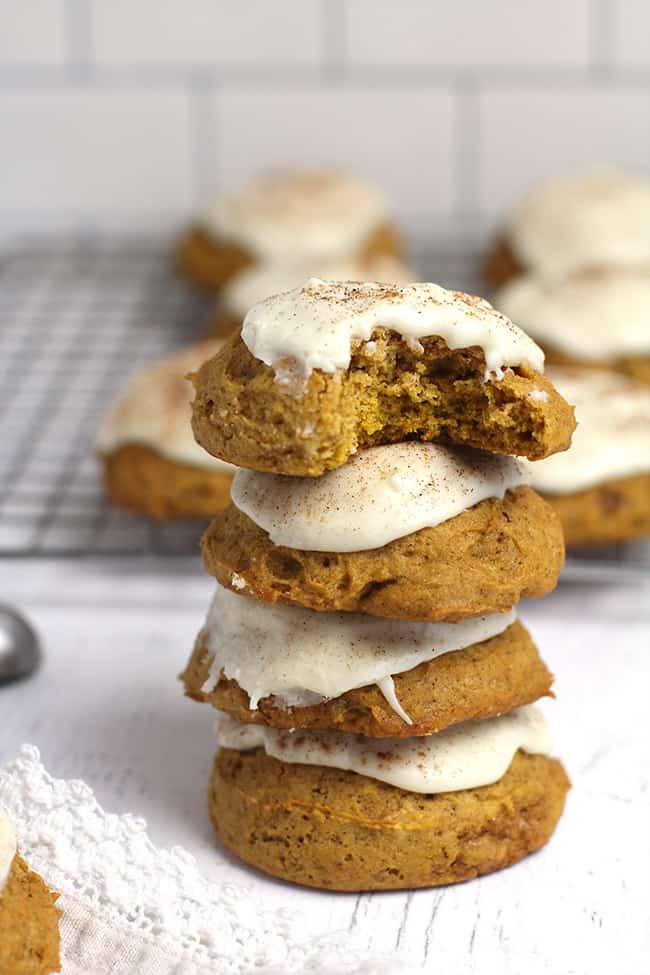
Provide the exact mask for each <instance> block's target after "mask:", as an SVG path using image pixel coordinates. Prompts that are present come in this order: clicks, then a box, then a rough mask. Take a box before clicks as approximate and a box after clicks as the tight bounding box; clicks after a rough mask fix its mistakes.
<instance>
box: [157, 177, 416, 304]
mask: <svg viewBox="0 0 650 975" xmlns="http://www.w3.org/2000/svg"><path fill="white" fill-rule="evenodd" d="M399 252H400V243H399V239H398V236H397V232H396V230H395V228H394V226H393V224H392V220H391V218H390V215H389V207H388V202H387V200H386V198H385V197H384V196H383V194H382V193H380V192H379V190H377V189H376V188H375V187H374V186H371V185H370V184H369V183H366V182H364V181H363V180H362V179H359V178H356V177H353V176H349V175H345V174H343V173H337V172H328V171H324V170H323V171H313V172H310V171H304V172H300V171H285V172H276V173H268V174H265V175H260V176H258V177H257V178H256V179H253V180H251V182H250V183H249V184H248V185H247V186H246V187H244V188H243V189H241V190H239V191H238V192H234V193H231V194H229V195H226V196H224V197H222V198H221V199H220V200H219V201H218V202H217V203H216V204H215V205H214V206H213V207H212V208H211V209H210V210H209V211H208V212H207V213H206V214H205V215H204V217H203V218H202V219H201V220H200V221H199V222H198V223H197V224H196V225H195V226H193V227H192V228H191V229H190V230H188V232H187V233H186V234H185V236H184V237H182V238H181V240H180V242H179V245H178V248H177V251H176V258H175V259H176V265H177V267H178V269H179V270H180V271H181V272H182V273H183V274H184V275H185V276H186V277H187V278H188V279H189V280H190V281H192V283H194V284H196V285H198V286H199V287H202V288H206V289H208V290H217V289H219V288H220V287H222V286H223V285H224V284H225V283H226V281H228V280H229V279H230V278H232V277H233V276H234V275H235V274H237V273H238V272H239V271H241V270H243V269H244V268H246V267H250V266H251V265H256V264H284V265H296V264H300V265H303V266H304V265H305V264H310V265H314V266H316V265H319V264H322V263H326V262H332V261H360V262H364V261H369V260H372V259H373V258H375V257H378V256H380V255H390V256H394V255H398V254H399Z"/></svg>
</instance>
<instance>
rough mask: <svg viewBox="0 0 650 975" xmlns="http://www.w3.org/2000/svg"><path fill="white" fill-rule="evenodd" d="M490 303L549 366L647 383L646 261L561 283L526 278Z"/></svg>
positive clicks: (649, 316)
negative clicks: (617, 375)
mask: <svg viewBox="0 0 650 975" xmlns="http://www.w3.org/2000/svg"><path fill="white" fill-rule="evenodd" d="M494 304H495V306H496V307H497V308H499V309H500V311H502V312H503V313H504V314H505V315H508V316H509V317H510V318H512V319H514V320H515V321H516V322H518V323H519V324H520V325H521V327H522V328H523V329H525V331H526V332H528V333H529V334H530V335H531V336H532V337H533V338H534V339H535V341H536V342H537V343H539V345H540V346H541V347H542V348H543V350H544V353H545V355H546V361H547V363H549V364H557V365H570V366H584V367H586V368H589V369H615V370H616V371H618V372H622V373H624V374H626V375H629V376H632V377H633V378H635V379H637V380H639V381H640V382H644V383H646V384H647V385H650V260H649V261H648V263H646V264H645V265H638V266H636V267H603V268H597V269H591V270H582V271H575V272H573V273H572V274H570V275H568V276H566V277H563V278H560V279H553V278H543V277H540V276H537V275H533V274H524V275H521V276H520V277H518V278H516V279H515V280H513V281H511V282H509V283H508V284H506V285H505V286H504V287H503V288H501V289H500V290H499V291H498V292H497V293H496V295H495V298H494Z"/></svg>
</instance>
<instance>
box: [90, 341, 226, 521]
mask: <svg viewBox="0 0 650 975" xmlns="http://www.w3.org/2000/svg"><path fill="white" fill-rule="evenodd" d="M220 344H221V343H220V342H219V341H218V340H211V341H205V342H203V343H200V344H197V345H193V346H190V347H188V348H186V349H183V350H181V351H180V352H177V353H175V354H174V355H172V356H169V358H167V359H164V360H162V361H161V362H157V363H155V364H154V365H152V366H148V367H147V368H145V369H142V370H141V371H140V372H138V373H136V375H135V376H134V377H133V378H132V379H131V380H130V382H129V383H128V385H127V387H126V389H125V390H124V392H123V394H122V396H121V397H120V399H119V400H118V402H117V403H116V404H115V406H114V407H113V408H112V410H111V411H110V413H109V414H108V415H107V417H106V419H105V420H104V423H103V424H102V427H101V429H100V431H99V434H98V437H97V449H98V452H99V457H100V460H101V463H102V465H103V473H104V486H105V490H106V494H107V495H108V497H109V499H110V501H111V502H112V503H113V504H115V505H117V506H118V507H121V508H126V509H127V510H129V511H132V512H135V513H137V514H145V515H149V516H150V517H152V518H158V519H169V518H211V517H212V516H213V515H215V514H216V513H217V512H218V511H221V510H222V509H223V508H225V507H226V505H227V504H228V501H229V499H230V484H231V481H232V475H233V473H234V468H233V467H231V465H230V464H227V463H224V462H223V461H221V460H218V459H217V458H215V457H212V456H211V455H210V454H208V453H206V451H204V450H202V449H201V448H200V447H199V446H198V445H197V443H196V441H195V440H194V437H193V436H192V429H191V426H190V401H191V395H192V386H191V384H190V383H189V382H188V380H187V378H186V376H187V373H188V372H190V371H191V370H192V369H196V368H197V367H198V365H200V363H201V362H203V360H204V359H206V358H209V357H210V356H211V355H214V354H215V352H217V351H218V350H219V348H220Z"/></svg>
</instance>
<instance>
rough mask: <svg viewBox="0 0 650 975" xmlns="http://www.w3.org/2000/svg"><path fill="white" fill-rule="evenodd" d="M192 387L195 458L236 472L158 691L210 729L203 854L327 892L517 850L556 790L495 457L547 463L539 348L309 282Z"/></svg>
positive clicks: (536, 508) (386, 885)
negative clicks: (204, 705)
mask: <svg viewBox="0 0 650 975" xmlns="http://www.w3.org/2000/svg"><path fill="white" fill-rule="evenodd" d="M194 384H195V387H196V397H195V401H194V404H193V428H194V433H195V436H196V439H197V441H198V442H199V443H200V444H201V445H202V446H203V447H204V448H205V449H207V450H208V451H209V452H210V453H211V454H213V455H214V456H216V457H219V458H221V459H222V460H225V461H227V462H229V463H233V464H236V465H237V466H238V467H240V468H242V470H240V471H238V472H237V474H236V476H235V479H234V483H233V492H232V502H231V504H230V506H229V507H228V508H227V509H226V510H225V511H224V512H222V514H220V515H219V516H218V517H217V518H216V519H215V520H214V521H213V523H212V525H211V526H210V528H209V530H208V531H207V533H206V535H205V538H204V542H203V554H204V560H205V563H206V567H207V568H208V570H209V571H210V572H211V573H212V574H213V575H215V576H216V578H217V581H218V586H217V592H216V594H215V597H214V601H213V604H212V607H211V609H210V611H209V614H208V618H207V621H206V624H205V626H204V628H203V630H202V631H201V633H200V634H199V637H198V640H197V642H196V646H195V649H194V652H193V654H192V657H191V659H190V661H189V663H188V666H187V668H186V670H185V673H184V675H183V679H184V682H185V687H186V692H187V694H188V695H189V696H190V697H193V698H195V699H197V700H201V701H207V702H210V703H212V704H213V705H214V706H215V707H216V708H218V709H219V711H220V712H222V714H221V717H220V719H219V721H218V737H219V743H220V749H219V751H218V753H217V757H216V760H215V765H214V770H213V775H212V780H211V784H210V793H209V803H210V813H211V817H212V820H213V822H214V825H215V828H216V830H217V833H218V835H219V837H220V838H221V840H222V841H223V842H224V844H225V845H226V846H227V847H229V848H230V849H231V850H233V851H234V852H235V853H236V854H238V855H239V856H240V857H241V858H242V859H244V860H246V861H247V862H248V863H250V864H253V865H254V866H256V867H258V868H260V869H262V870H264V871H266V872H268V873H271V874H274V875H276V876H278V877H281V878H283V879H285V880H291V881H294V882H297V883H302V884H306V885H309V886H313V887H321V888H330V889H336V890H379V889H391V888H392V889H395V888H402V887H424V886H431V885H436V884H445V883H451V882H455V881H460V880H466V879H468V878H471V877H474V876H476V875H478V874H482V873H488V872H490V871H493V870H497V869H499V868H501V867H505V866H507V865H509V864H511V863H514V862H516V861H517V860H519V859H520V858H521V857H523V856H525V855H526V854H528V853H530V852H531V851H533V850H535V849H537V848H539V847H540V846H542V845H543V844H544V843H545V842H546V841H547V840H548V838H549V837H550V835H551V833H552V831H553V829H554V827H555V824H556V822H557V820H558V818H559V816H560V814H561V812H562V808H563V805H564V799H565V795H566V792H567V789H568V787H569V782H568V779H567V776H566V773H565V772H564V769H563V767H562V765H561V764H560V762H559V761H557V760H556V759H554V758H551V757H550V751H551V743H550V738H549V733H548V730H547V728H546V725H545V722H544V718H543V716H542V714H541V712H539V711H538V710H537V708H536V707H535V706H534V704H533V702H535V701H536V700H537V699H539V698H541V697H543V696H545V695H549V694H550V693H551V684H552V676H551V674H550V673H549V671H548V670H547V668H546V666H545V665H544V663H543V662H542V660H541V659H540V657H539V655H538V653H537V650H536V648H535V645H534V644H533V642H532V640H531V638H530V636H529V634H528V633H527V631H526V630H525V628H524V627H523V626H522V624H521V623H520V622H519V621H518V620H517V616H516V606H517V602H518V600H519V599H520V598H521V597H522V596H527V597H530V596H541V595H543V594H545V593H547V592H549V591H550V590H551V589H552V588H553V587H554V585H555V583H556V580H557V577H558V575H559V572H560V569H561V566H562V562H563V556H564V550H563V541H562V532H561V528H560V525H559V522H558V519H557V516H556V515H555V513H554V512H553V510H552V509H551V508H550V507H549V505H548V504H547V503H546V502H545V501H544V500H542V499H541V498H540V497H539V496H538V495H537V494H535V493H534V492H533V491H532V490H531V489H530V487H528V485H527V483H526V480H527V474H526V469H525V467H524V466H523V465H522V464H521V463H520V462H519V461H518V460H516V459H515V456H513V455H523V456H526V457H527V458H529V459H531V460H536V459H539V458H542V457H545V456H548V455H549V454H551V453H553V452H554V451H558V450H563V449H566V447H567V446H568V445H569V442H570V438H571V433H572V431H573V428H574V420H573V412H572V409H571V408H570V407H569V406H568V404H567V403H566V402H565V401H564V400H563V399H562V397H561V396H560V395H559V394H558V393H557V391H556V390H555V389H554V388H553V386H552V385H551V383H550V382H548V380H547V379H546V378H545V377H544V375H543V356H542V354H541V352H540V350H539V349H538V347H537V346H536V345H535V344H534V343H533V342H532V341H531V340H530V339H529V338H528V337H527V336H526V335H525V334H524V333H523V332H521V331H520V330H519V329H518V328H517V327H516V326H514V325H513V324H512V323H511V322H510V321H509V320H508V319H506V318H505V317H504V316H503V315H500V314H499V313H498V312H496V311H495V310H494V309H493V308H492V307H491V306H490V305H489V304H488V303H487V302H485V301H483V300H482V299H480V298H476V297H474V296H470V295H466V294H463V293H460V292H450V291H446V290H444V289H442V288H440V287H437V286H436V285H433V284H416V285H407V286H403V287H398V286H394V285H382V284H377V283H363V284H360V283H354V282H343V283H341V282H337V283H331V282H329V283H328V282H325V281H321V280H318V279H313V280H311V281H309V282H307V284H306V285H305V286H304V287H302V288H298V289H295V290H294V291H289V292H285V293H283V294H280V295H276V296H273V297H271V298H268V299H265V300H264V301H262V302H260V303H259V304H257V305H256V306H255V307H254V308H253V309H252V310H251V311H250V312H249V313H248V315H247V317H246V320H245V323H244V327H243V330H242V333H241V334H240V335H237V336H233V337H232V338H231V339H230V340H229V341H228V342H227V343H226V344H225V345H224V347H223V349H222V350H221V351H220V352H219V353H218V354H217V355H216V356H215V357H214V358H212V359H211V360H209V361H208V362H206V363H205V364H204V365H203V366H202V367H201V369H200V370H199V372H198V373H197V374H196V376H195V377H194Z"/></svg>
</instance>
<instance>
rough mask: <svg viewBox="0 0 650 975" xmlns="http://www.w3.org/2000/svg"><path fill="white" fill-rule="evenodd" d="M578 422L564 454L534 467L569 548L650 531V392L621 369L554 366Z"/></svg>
mask: <svg viewBox="0 0 650 975" xmlns="http://www.w3.org/2000/svg"><path fill="white" fill-rule="evenodd" d="M548 376H549V378H550V379H551V380H552V382H553V383H554V384H555V385H556V386H557V388H558V389H559V390H560V392H561V393H562V394H563V395H564V396H565V397H566V399H567V400H568V401H569V402H570V403H573V404H575V408H576V419H577V421H578V425H577V428H576V431H575V433H574V435H573V440H572V443H571V447H570V448H569V449H568V450H567V451H565V452H564V453H560V454H555V455H554V456H553V457H548V458H546V460H541V461H537V462H535V463H534V464H529V465H528V466H529V470H530V474H531V480H532V485H533V487H534V488H535V489H536V490H537V491H539V492H540V494H542V495H543V496H544V497H545V498H546V500H547V501H548V502H549V503H550V504H551V505H552V506H553V507H554V508H555V510H556V512H557V513H558V515H559V517H560V520H561V522H562V528H563V530H564V537H565V541H566V544H567V545H600V544H605V543H608V542H624V541H628V540H630V539H635V538H642V537H643V536H645V535H650V389H648V388H647V387H645V386H642V385H641V384H639V383H636V382H634V381H633V380H630V379H627V378H625V377H624V376H620V375H618V374H616V373H611V372H605V371H600V370H599V371H587V370H575V369H573V370H571V369H560V368H557V367H556V368H553V369H549V370H548Z"/></svg>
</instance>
